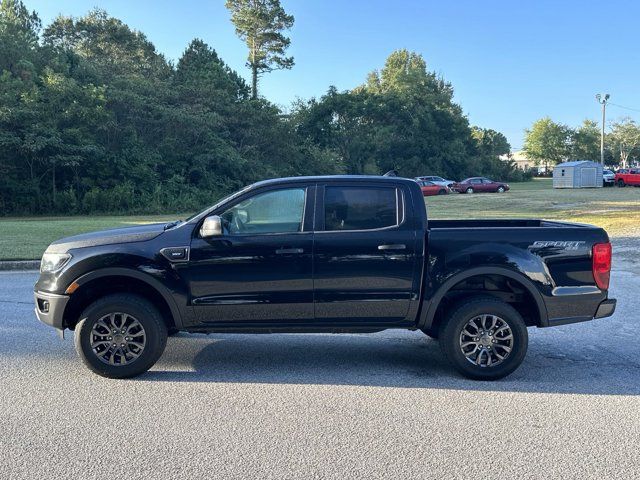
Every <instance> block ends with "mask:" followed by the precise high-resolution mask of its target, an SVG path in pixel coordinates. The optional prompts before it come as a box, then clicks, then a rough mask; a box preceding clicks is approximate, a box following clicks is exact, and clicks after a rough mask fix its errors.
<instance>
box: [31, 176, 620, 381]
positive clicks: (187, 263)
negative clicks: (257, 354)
mask: <svg viewBox="0 0 640 480" xmlns="http://www.w3.org/2000/svg"><path fill="white" fill-rule="evenodd" d="M610 267H611V244H610V243H609V239H608V237H607V234H606V232H605V231H604V230H603V229H602V228H598V227H593V226H588V225H577V224H571V223H562V222H548V221H543V220H532V219H531V220H428V219H427V212H426V209H425V202H424V199H423V193H422V191H421V189H420V186H419V185H418V184H417V183H416V182H415V181H413V180H409V179H403V178H399V177H357V176H336V177H296V178H285V179H278V180H269V181H264V182H260V183H256V184H254V185H252V186H250V187H247V188H245V189H243V190H241V191H239V192H238V193H235V194H233V195H231V196H230V197H228V198H226V199H224V200H222V201H221V202H220V203H218V204H217V205H214V206H213V207H211V208H209V209H207V210H205V211H203V212H201V213H199V214H197V215H195V216H193V217H191V218H188V219H187V220H185V221H176V222H172V223H169V224H155V225H145V226H137V227H130V228H120V229H116V230H108V231H104V232H95V233H86V234H82V235H76V236H73V237H69V238H64V239H61V240H58V241H56V242H53V243H52V244H51V245H50V246H49V247H48V248H47V250H46V251H45V253H44V255H43V257H42V264H41V269H40V272H41V273H40V278H39V279H38V282H37V283H36V285H35V289H34V290H35V292H34V296H35V307H36V308H35V310H36V314H37V316H38V318H39V319H40V320H41V321H42V322H44V323H46V324H48V325H50V326H52V327H54V328H56V329H58V330H59V331H60V332H64V330H65V329H70V330H75V346H76V350H77V351H78V353H79V355H80V357H81V358H82V360H83V362H84V363H85V364H86V365H87V366H88V367H89V368H90V369H91V370H92V371H94V372H95V373H97V374H99V375H103V376H105V377H111V378H125V377H132V376H135V375H138V374H141V373H143V372H145V371H146V370H147V369H149V368H150V367H151V366H152V365H153V364H154V363H155V362H156V361H157V360H158V358H160V355H162V352H163V351H164V348H165V344H166V342H167V335H168V334H170V333H171V332H176V331H185V332H194V333H195V332H197V333H212V332H217V333H224V332H233V333H272V332H299V333H301V332H327V333H329V332H331V333H342V332H357V333H368V332H377V331H380V330H384V329H388V328H401V329H409V330H417V329H420V330H422V331H423V332H425V333H426V334H428V335H430V336H432V337H434V338H438V339H439V341H440V344H441V346H442V349H443V352H444V355H445V356H446V358H447V359H448V360H449V361H450V362H451V363H452V365H453V366H454V367H455V368H456V369H458V370H459V371H460V372H461V373H463V374H464V375H467V376H469V377H471V378H476V379H496V378H501V377H504V376H505V375H508V374H509V373H511V372H513V371H514V370H515V369H516V368H517V367H518V366H519V365H520V364H521V362H522V360H523V359H524V356H525V353H526V351H527V344H528V334H527V327H534V326H535V327H551V326H554V325H564V324H567V323H574V322H582V321H585V320H591V319H593V318H601V317H607V316H609V315H611V314H612V313H613V311H614V309H615V305H616V301H615V300H613V299H609V298H608V288H609V272H610ZM570 332H571V331H569V330H567V331H566V332H565V334H566V333H570ZM248 368H250V366H248Z"/></svg>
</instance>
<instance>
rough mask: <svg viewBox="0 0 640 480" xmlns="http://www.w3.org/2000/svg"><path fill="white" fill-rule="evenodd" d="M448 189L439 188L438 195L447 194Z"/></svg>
mask: <svg viewBox="0 0 640 480" xmlns="http://www.w3.org/2000/svg"><path fill="white" fill-rule="evenodd" d="M446 194H447V191H446V190H445V189H444V188H443V189H442V190H438V195H446Z"/></svg>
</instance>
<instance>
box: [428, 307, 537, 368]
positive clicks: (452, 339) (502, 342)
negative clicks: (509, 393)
mask: <svg viewBox="0 0 640 480" xmlns="http://www.w3.org/2000/svg"><path fill="white" fill-rule="evenodd" d="M493 319H497V320H495V323H494V324H493V325H494V326H491V324H492V322H493V321H494V320H493ZM483 321H484V325H485V328H486V327H489V326H491V328H487V329H486V330H480V331H479V330H474V329H473V328H472V327H471V326H470V325H471V322H474V324H476V325H481V326H482V322H483ZM475 322H477V323H475ZM504 326H507V327H508V328H507V329H504V328H503V327H504ZM463 329H464V330H465V331H466V332H471V333H477V334H478V336H476V337H472V336H470V335H466V334H463ZM480 332H486V333H485V334H484V335H483V334H481V333H480ZM489 332H494V333H493V334H489ZM495 332H497V334H495ZM509 332H510V333H511V339H509V338H508V337H509V335H508V334H509ZM492 339H493V340H492ZM477 340H479V341H477ZM439 341H440V347H441V349H442V351H443V353H444V356H445V358H446V359H447V360H448V361H449V362H450V363H451V364H452V365H453V367H454V368H455V369H456V370H457V371H458V372H460V373H461V374H462V375H464V376H465V377H468V378H471V379H474V380H497V379H500V378H503V377H506V376H507V375H509V374H510V373H512V372H513V371H514V370H515V369H517V368H518V367H519V366H520V364H521V363H522V361H523V360H524V357H525V355H526V353H527V347H528V344H529V337H528V334H527V326H526V325H525V323H524V320H523V319H522V316H521V315H520V314H519V313H518V312H517V311H516V310H515V309H514V308H513V307H512V306H511V305H508V304H506V303H504V302H501V301H500V300H498V299H495V298H492V297H475V298H472V299H470V300H466V301H464V303H462V304H461V305H460V306H459V307H458V308H456V309H454V310H453V311H452V313H451V314H450V315H449V316H448V318H447V319H446V321H445V322H443V323H442V324H441V326H440V332H439ZM465 343H467V344H470V345H467V346H466V347H465V346H464V344H465ZM463 347H464V348H463ZM465 348H466V349H467V350H466V355H465V350H464V349H465ZM507 348H509V349H510V351H508V352H507ZM481 350H483V351H481ZM474 352H479V353H477V354H475V353H474ZM474 354H475V356H474ZM468 356H469V358H468ZM499 356H502V357H503V360H500V359H499ZM478 358H480V360H479V363H480V364H478ZM490 358H491V360H490Z"/></svg>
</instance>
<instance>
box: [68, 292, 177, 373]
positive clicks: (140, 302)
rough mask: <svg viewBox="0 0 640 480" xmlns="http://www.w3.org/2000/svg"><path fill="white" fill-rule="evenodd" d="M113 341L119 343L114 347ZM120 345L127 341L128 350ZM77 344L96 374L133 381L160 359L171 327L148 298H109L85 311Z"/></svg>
mask: <svg viewBox="0 0 640 480" xmlns="http://www.w3.org/2000/svg"><path fill="white" fill-rule="evenodd" d="M136 322H137V323H136ZM107 327H109V328H107ZM111 328H113V330H111ZM120 328H122V330H120V332H118V329H120ZM109 330H111V332H110V331H109ZM114 332H116V334H115V335H114ZM122 332H125V333H124V334H123V333H122ZM129 332H131V333H129ZM126 334H128V336H125V335H126ZM111 341H113V342H115V343H113V344H110V342H111ZM92 342H93V344H92ZM119 342H123V343H121V344H120V345H125V348H124V349H121V348H120V347H117V344H118V343H119ZM74 343H75V346H76V351H77V352H78V355H79V356H80V358H81V359H82V361H83V363H84V364H85V365H86V366H87V367H88V368H89V369H90V370H91V371H92V372H94V373H96V374H98V375H101V376H103V377H107V378H131V377H135V376H137V375H140V374H142V373H144V372H146V371H147V370H149V369H150V368H151V367H152V366H153V365H154V364H155V363H156V361H157V360H158V359H159V358H160V356H161V355H162V352H164V348H165V346H166V344H167V326H166V325H165V323H164V321H163V319H162V316H161V315H160V313H159V312H158V310H157V309H156V308H155V307H154V306H153V305H152V304H151V303H150V302H148V301H147V300H145V299H144V298H142V297H139V296H137V295H131V294H113V295H107V296H105V297H102V298H100V299H99V300H96V301H95V302H94V303H92V304H91V305H89V307H87V308H86V309H85V311H84V312H82V315H81V317H80V322H79V323H78V324H77V325H76V331H75V336H74ZM113 345H116V347H114V346H113ZM140 345H142V346H140Z"/></svg>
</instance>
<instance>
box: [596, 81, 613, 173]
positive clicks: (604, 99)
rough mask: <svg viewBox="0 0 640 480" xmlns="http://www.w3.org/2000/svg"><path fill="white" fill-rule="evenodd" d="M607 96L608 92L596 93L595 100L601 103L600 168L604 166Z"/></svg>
mask: <svg viewBox="0 0 640 480" xmlns="http://www.w3.org/2000/svg"><path fill="white" fill-rule="evenodd" d="M609 96H610V95H609V94H608V93H605V94H604V96H602V95H600V94H599V93H598V94H597V95H596V100H597V101H598V103H599V104H600V105H602V130H601V131H600V163H601V164H602V168H604V121H605V115H606V111H607V101H608V100H609Z"/></svg>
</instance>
